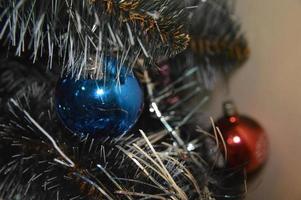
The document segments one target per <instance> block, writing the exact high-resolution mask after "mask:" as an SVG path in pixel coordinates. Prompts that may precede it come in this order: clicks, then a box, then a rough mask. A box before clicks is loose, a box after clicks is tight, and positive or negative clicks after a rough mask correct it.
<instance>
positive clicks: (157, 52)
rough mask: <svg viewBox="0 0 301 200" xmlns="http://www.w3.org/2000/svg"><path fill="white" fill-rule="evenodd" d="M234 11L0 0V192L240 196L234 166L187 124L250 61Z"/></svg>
mask: <svg viewBox="0 0 301 200" xmlns="http://www.w3.org/2000/svg"><path fill="white" fill-rule="evenodd" d="M233 8H234V5H233V3H232V2H231V1H228V0H222V1H220V0H219V1H218V0H207V1H198V0H195V1H192V0H187V1H181V0H128V1H126V0H81V1H78V0H49V1H43V2H42V1H36V0H1V2H0V11H1V15H0V20H1V26H0V39H1V62H0V76H1V79H0V83H1V84H0V103H1V107H0V109H1V116H0V122H1V127H0V144H1V149H0V150H1V159H0V164H1V168H0V172H1V179H0V180H1V181H0V197H1V198H3V199H22V200H23V199H25V200H26V199H72V200H75V199H202V200H203V199H204V200H211V199H242V198H243V197H244V195H245V192H246V189H245V176H244V173H242V172H243V170H242V169H240V168H239V169H229V168H226V165H225V158H226V153H227V151H225V150H224V148H225V143H224V141H223V139H222V135H221V133H220V131H219V129H218V128H216V127H215V125H214V123H213V121H212V127H211V129H212V133H208V131H206V130H207V127H205V126H204V125H203V124H204V122H202V121H200V119H199V117H198V116H200V112H201V110H202V108H203V107H204V105H205V103H206V102H207V101H208V100H210V90H211V89H212V88H213V87H214V83H215V81H216V77H217V74H222V75H223V77H225V78H228V77H229V75H230V74H231V72H232V71H233V70H234V69H236V68H237V67H239V66H241V65H242V64H243V63H244V62H245V61H246V60H247V58H248V56H249V48H248V44H247V41H246V39H245V36H244V34H243V33H242V32H241V29H240V24H239V23H238V22H237V21H236V20H235V18H234V9H233ZM206 120H207V121H209V119H206Z"/></svg>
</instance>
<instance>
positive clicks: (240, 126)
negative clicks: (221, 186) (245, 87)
mask: <svg viewBox="0 0 301 200" xmlns="http://www.w3.org/2000/svg"><path fill="white" fill-rule="evenodd" d="M224 112H225V115H224V116H223V117H222V118H221V119H219V120H218V121H217V123H216V125H217V126H218V127H219V129H220V130H221V133H222V136H223V139H224V141H225V143H226V147H227V164H228V166H229V167H242V166H243V167H245V169H246V171H247V173H251V172H254V171H256V170H258V169H260V168H261V167H262V166H263V165H264V163H265V162H266V160H267V158H268V146H269V145H268V138H267V134H266V133H265V131H264V129H263V128H262V127H261V125H260V124H259V123H258V122H256V121H255V120H254V119H252V118H250V117H247V116H244V115H239V114H238V113H237V111H236V108H235V105H234V104H233V103H232V102H226V103H224Z"/></svg>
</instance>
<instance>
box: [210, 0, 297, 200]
mask: <svg viewBox="0 0 301 200" xmlns="http://www.w3.org/2000/svg"><path fill="white" fill-rule="evenodd" d="M237 13H238V15H239V17H240V19H241V22H242V24H243V29H244V30H245V32H246V33H247V36H248V39H249V41H250V46H251V51H252V54H251V58H250V60H249V62H248V63H247V64H246V65H245V66H244V67H243V68H241V69H240V70H239V71H238V72H236V73H235V74H234V76H233V78H232V79H231V82H230V88H231V96H232V97H233V99H234V100H235V101H236V103H237V106H238V108H239V109H240V111H241V112H242V113H246V114H248V115H250V116H252V117H254V118H256V119H257V120H258V121H259V122H261V124H262V125H263V126H264V127H265V129H266V130H267V132H268V134H269V137H270V144H271V152H270V159H269V162H268V164H267V166H266V168H265V169H264V171H263V172H262V174H261V176H260V177H259V178H257V179H256V180H255V182H254V183H252V185H250V186H249V192H248V197H247V200H301V1H300V0H240V1H237ZM223 90H224V89H219V90H218V91H216V94H215V96H214V100H213V103H212V105H211V107H212V110H213V113H215V115H216V116H219V115H220V113H221V112H220V110H221V102H222V100H223V99H225V92H224V91H223Z"/></svg>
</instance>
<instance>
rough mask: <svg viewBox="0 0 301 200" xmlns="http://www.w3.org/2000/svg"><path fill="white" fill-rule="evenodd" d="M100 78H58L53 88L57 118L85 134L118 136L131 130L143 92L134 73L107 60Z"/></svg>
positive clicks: (137, 116)
mask: <svg viewBox="0 0 301 200" xmlns="http://www.w3.org/2000/svg"><path fill="white" fill-rule="evenodd" d="M106 68H107V69H106V71H107V72H106V74H105V78H103V79H101V80H93V79H79V80H75V79H74V78H70V77H65V78H61V79H60V80H59V81H58V83H57V87H56V91H55V99H56V101H55V103H56V109H57V113H58V116H59V118H60V119H61V121H62V122H63V124H64V125H65V126H66V127H67V128H68V129H69V130H70V131H72V132H73V133H75V134H77V135H79V136H80V137H84V136H86V135H92V136H96V137H103V136H105V137H106V136H112V137H117V136H120V135H122V134H124V133H126V132H127V131H129V130H130V129H131V127H132V126H133V125H134V124H135V123H136V121H137V120H138V118H139V116H140V114H141V112H142V109H143V102H144V101H143V92H142V89H141V87H140V85H139V83H138V81H137V79H136V78H135V76H134V74H133V73H129V72H126V68H125V67H122V68H121V69H117V67H116V64H115V62H114V61H109V62H108V63H107V67H106Z"/></svg>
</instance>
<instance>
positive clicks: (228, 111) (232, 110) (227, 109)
mask: <svg viewBox="0 0 301 200" xmlns="http://www.w3.org/2000/svg"><path fill="white" fill-rule="evenodd" d="M223 110H224V115H225V116H226V117H230V116H233V115H236V114H237V113H238V112H237V108H236V105H235V103H234V102H233V101H231V100H228V101H225V102H224V103H223Z"/></svg>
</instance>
